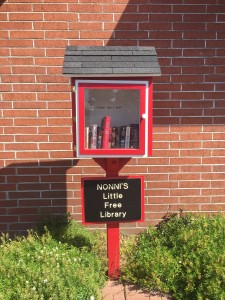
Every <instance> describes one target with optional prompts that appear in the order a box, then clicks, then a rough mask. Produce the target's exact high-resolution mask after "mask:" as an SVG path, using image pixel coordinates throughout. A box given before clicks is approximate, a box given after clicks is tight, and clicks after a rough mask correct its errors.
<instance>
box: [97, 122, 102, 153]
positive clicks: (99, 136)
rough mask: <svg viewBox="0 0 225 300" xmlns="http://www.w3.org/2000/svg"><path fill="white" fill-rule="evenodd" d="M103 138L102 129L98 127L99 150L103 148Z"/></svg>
mask: <svg viewBox="0 0 225 300" xmlns="http://www.w3.org/2000/svg"><path fill="white" fill-rule="evenodd" d="M102 136H103V131H102V127H100V126H98V127H97V148H98V149H101V148H102Z"/></svg>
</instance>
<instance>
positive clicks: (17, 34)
mask: <svg viewBox="0 0 225 300" xmlns="http://www.w3.org/2000/svg"><path fill="white" fill-rule="evenodd" d="M10 38H12V39H43V38H44V32H42V31H34V30H33V31H24V30H23V31H12V32H11V33H10Z"/></svg>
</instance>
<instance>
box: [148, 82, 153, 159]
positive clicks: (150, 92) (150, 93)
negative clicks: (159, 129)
mask: <svg viewBox="0 0 225 300" xmlns="http://www.w3.org/2000/svg"><path fill="white" fill-rule="evenodd" d="M152 124H153V80H149V84H148V153H147V155H148V156H152Z"/></svg>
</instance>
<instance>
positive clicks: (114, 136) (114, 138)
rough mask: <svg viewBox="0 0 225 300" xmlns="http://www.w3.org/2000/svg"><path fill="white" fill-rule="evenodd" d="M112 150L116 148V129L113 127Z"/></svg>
mask: <svg viewBox="0 0 225 300" xmlns="http://www.w3.org/2000/svg"><path fill="white" fill-rule="evenodd" d="M111 148H116V127H115V126H113V127H112V133H111Z"/></svg>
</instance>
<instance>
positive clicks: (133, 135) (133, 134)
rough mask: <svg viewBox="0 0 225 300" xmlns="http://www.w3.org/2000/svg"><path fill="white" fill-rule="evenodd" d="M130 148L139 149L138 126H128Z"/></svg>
mask: <svg viewBox="0 0 225 300" xmlns="http://www.w3.org/2000/svg"><path fill="white" fill-rule="evenodd" d="M130 148H134V149H138V148H139V124H130Z"/></svg>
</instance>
